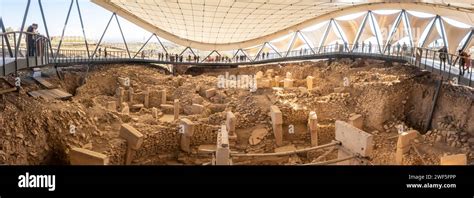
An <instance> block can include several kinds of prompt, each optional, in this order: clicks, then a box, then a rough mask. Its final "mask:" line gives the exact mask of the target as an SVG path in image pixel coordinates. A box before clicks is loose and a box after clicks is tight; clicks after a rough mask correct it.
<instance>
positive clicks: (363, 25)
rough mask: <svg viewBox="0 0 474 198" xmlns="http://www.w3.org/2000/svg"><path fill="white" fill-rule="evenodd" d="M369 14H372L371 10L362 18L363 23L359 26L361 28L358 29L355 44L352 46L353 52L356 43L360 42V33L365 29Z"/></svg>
mask: <svg viewBox="0 0 474 198" xmlns="http://www.w3.org/2000/svg"><path fill="white" fill-rule="evenodd" d="M369 14H370V11H369V12H367V13H366V14H365V17H364V19H363V20H362V24H361V25H360V26H359V29H358V30H357V34H356V37H355V41H354V46H352V49H351V52H352V51H354V48H355V43H358V42H359V39H360V35H361V34H362V32H363V31H364V28H365V25H366V24H367V19H368V18H369Z"/></svg>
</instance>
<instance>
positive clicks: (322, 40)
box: [318, 19, 334, 53]
mask: <svg viewBox="0 0 474 198" xmlns="http://www.w3.org/2000/svg"><path fill="white" fill-rule="evenodd" d="M333 21H334V19H331V20H329V22H328V26H327V27H326V30H325V31H324V34H323V37H322V38H321V42H320V43H319V46H318V48H319V49H318V53H321V49H322V48H323V45H324V42H326V39H327V38H328V35H329V30H330V28H331V26H332V22H333Z"/></svg>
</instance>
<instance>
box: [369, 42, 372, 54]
mask: <svg viewBox="0 0 474 198" xmlns="http://www.w3.org/2000/svg"><path fill="white" fill-rule="evenodd" d="M369 53H372V42H370V41H369Z"/></svg>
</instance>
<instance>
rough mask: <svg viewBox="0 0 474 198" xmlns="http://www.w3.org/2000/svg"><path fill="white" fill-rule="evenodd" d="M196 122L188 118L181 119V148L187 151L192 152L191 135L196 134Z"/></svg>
mask: <svg viewBox="0 0 474 198" xmlns="http://www.w3.org/2000/svg"><path fill="white" fill-rule="evenodd" d="M194 125H195V124H194V122H192V121H191V120H189V119H187V118H182V119H181V120H180V125H179V127H180V129H179V130H180V133H181V150H183V151H185V152H188V153H189V152H191V148H190V145H191V137H192V136H193V134H194Z"/></svg>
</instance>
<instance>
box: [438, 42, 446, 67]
mask: <svg viewBox="0 0 474 198" xmlns="http://www.w3.org/2000/svg"><path fill="white" fill-rule="evenodd" d="M438 52H439V60H440V65H439V69H441V66H443V70H446V58H447V56H448V54H447V53H448V49H447V48H446V46H443V47H442V48H441V49H439V50H438Z"/></svg>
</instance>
